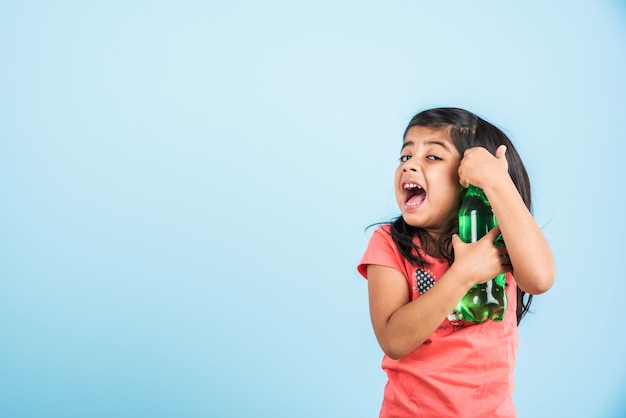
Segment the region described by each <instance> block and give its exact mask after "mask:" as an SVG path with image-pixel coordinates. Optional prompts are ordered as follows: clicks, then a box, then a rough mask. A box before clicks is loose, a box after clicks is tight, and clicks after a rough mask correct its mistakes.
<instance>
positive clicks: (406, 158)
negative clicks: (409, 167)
mask: <svg viewBox="0 0 626 418" xmlns="http://www.w3.org/2000/svg"><path fill="white" fill-rule="evenodd" d="M410 159H411V156H410V155H402V156H400V162H401V163H406V162H407V161H409V160H410Z"/></svg>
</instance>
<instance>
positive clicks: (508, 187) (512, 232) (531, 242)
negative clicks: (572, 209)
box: [459, 145, 556, 295]
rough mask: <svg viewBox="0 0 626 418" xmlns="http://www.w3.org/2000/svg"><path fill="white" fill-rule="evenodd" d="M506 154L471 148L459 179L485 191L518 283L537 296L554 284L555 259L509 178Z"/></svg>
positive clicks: (501, 147) (465, 156)
mask: <svg viewBox="0 0 626 418" xmlns="http://www.w3.org/2000/svg"><path fill="white" fill-rule="evenodd" d="M505 153H506V147H505V146H504V145H501V146H500V147H498V149H497V150H496V155H495V156H493V155H491V154H490V153H489V151H487V150H486V149H485V148H470V149H468V150H467V151H466V152H465V155H464V156H463V159H462V160H461V166H460V167H459V178H460V182H461V184H467V183H469V184H473V185H475V186H477V187H480V188H482V189H483V190H484V191H485V194H486V195H487V199H489V202H490V203H491V206H492V208H493V211H494V214H495V215H496V219H497V220H498V225H499V226H500V230H501V231H502V238H503V239H504V243H505V245H506V249H507V253H508V256H509V258H510V260H511V264H512V265H513V276H514V277H515V281H516V283H517V285H518V286H519V287H520V288H521V289H522V290H523V291H524V292H526V293H529V294H533V295H537V294H540V293H543V292H545V291H547V290H548V289H550V287H552V284H553V283H554V277H555V275H556V266H555V263H554V257H553V255H552V251H551V250H550V246H549V245H548V242H547V241H546V239H545V237H544V235H543V233H542V232H541V229H540V228H539V226H538V225H537V223H536V222H535V220H534V218H533V217H532V215H531V213H530V212H529V210H528V209H527V208H526V205H525V204H524V201H523V200H522V197H521V196H520V194H519V192H518V191H517V188H516V187H515V184H514V183H513V181H512V180H511V177H510V176H509V175H508V171H507V170H508V164H507V161H506V157H505Z"/></svg>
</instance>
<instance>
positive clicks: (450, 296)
mask: <svg viewBox="0 0 626 418" xmlns="http://www.w3.org/2000/svg"><path fill="white" fill-rule="evenodd" d="M498 234H499V230H498V228H494V229H493V230H491V231H489V233H488V234H487V235H485V236H484V237H483V238H482V239H480V240H479V241H478V242H475V243H472V244H465V243H463V242H462V241H461V240H460V239H459V238H458V236H455V237H454V238H453V246H454V251H455V261H454V263H453V264H452V266H451V267H450V269H448V271H447V272H446V273H445V274H444V275H443V276H442V277H441V278H440V279H439V280H437V284H436V285H435V286H433V287H432V288H431V289H430V290H429V291H428V292H426V293H424V294H423V295H421V296H420V297H418V298H416V299H415V300H413V301H410V295H409V288H408V285H407V281H406V278H405V277H404V275H403V274H402V273H401V272H400V271H398V270H395V269H393V268H390V267H383V266H379V265H369V266H368V267H367V279H368V280H367V281H368V292H369V303H370V317H371V320H372V326H373V328H374V333H375V334H376V338H377V339H378V343H379V344H380V346H381V348H382V349H383V351H384V352H385V354H387V355H388V356H389V357H391V358H393V359H399V358H401V357H404V356H406V355H407V354H409V353H411V352H412V351H413V350H415V349H416V348H417V347H419V346H420V345H421V344H422V343H423V342H424V341H426V339H427V338H428V337H429V336H430V335H431V334H432V333H433V332H434V331H435V330H436V329H437V327H439V325H441V323H442V322H443V320H444V319H445V318H446V317H447V316H448V314H449V313H450V312H452V310H453V309H454V307H455V306H456V304H457V303H458V302H459V301H460V300H461V298H462V297H463V296H464V295H465V293H467V291H468V290H469V289H470V288H471V287H472V286H473V285H475V284H476V283H482V282H486V281H488V280H490V279H492V278H493V277H495V276H496V275H498V274H500V273H504V272H506V271H510V270H511V266H510V265H508V264H504V265H503V264H502V257H501V252H502V248H501V247H496V246H494V245H493V241H494V240H495V239H496V237H497V236H498ZM472 277H474V278H479V279H478V280H476V279H472Z"/></svg>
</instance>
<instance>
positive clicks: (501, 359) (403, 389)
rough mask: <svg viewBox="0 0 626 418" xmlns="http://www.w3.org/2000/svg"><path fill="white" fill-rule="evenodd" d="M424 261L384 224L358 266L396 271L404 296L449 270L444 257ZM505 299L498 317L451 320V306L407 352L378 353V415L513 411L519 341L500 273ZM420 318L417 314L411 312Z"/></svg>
mask: <svg viewBox="0 0 626 418" xmlns="http://www.w3.org/2000/svg"><path fill="white" fill-rule="evenodd" d="M425 260H426V261H427V262H428V263H430V265H427V266H425V267H424V268H423V269H422V268H419V267H418V268H416V267H415V266H413V265H411V264H410V263H409V262H408V261H407V260H406V259H405V258H404V257H402V255H400V253H399V251H398V249H397V248H396V245H395V244H394V242H393V241H392V239H391V236H390V235H389V225H385V226H382V227H380V228H378V229H377V230H376V231H374V234H373V235H372V238H371V239H370V242H369V245H368V247H367V250H366V251H365V254H364V255H363V258H362V259H361V262H360V263H359V265H358V271H359V272H360V273H361V274H362V275H363V277H365V278H367V265H368V264H376V265H380V266H385V267H390V268H393V269H396V270H398V271H400V272H401V273H402V274H403V275H404V277H405V278H406V281H407V286H408V288H409V291H410V295H411V300H413V299H416V298H418V297H419V296H420V295H421V294H423V293H424V292H426V291H428V289H430V287H431V286H433V285H436V283H437V280H439V278H441V276H442V275H443V274H444V273H445V272H446V271H447V270H448V268H449V266H448V263H447V262H446V261H445V260H439V259H436V258H433V257H430V256H428V255H426V256H425ZM506 284H507V287H506V289H507V290H506V292H507V297H508V307H507V310H506V313H505V315H504V319H503V320H502V321H501V322H494V321H491V320H488V321H486V322H484V323H482V324H473V323H465V322H463V321H458V320H456V317H455V316H454V314H451V315H449V316H448V318H446V319H444V321H443V322H442V323H441V325H440V326H439V328H438V329H437V330H436V331H435V332H434V333H433V334H432V335H431V336H430V337H429V338H428V339H427V340H426V341H425V342H424V343H423V344H422V345H420V346H419V347H417V348H416V349H415V350H414V351H413V352H412V353H410V354H408V355H407V356H405V357H403V358H401V359H399V360H393V359H391V358H390V357H388V356H386V355H384V357H383V361H382V368H383V370H384V371H385V373H386V374H387V378H388V380H387V385H386V386H385V392H384V398H383V405H382V409H381V411H380V417H393V418H401V417H411V418H416V417H427V418H433V417H435V418H445V417H454V418H463V417H476V418H478V417H480V418H485V417H488V418H495V417H515V416H516V413H515V406H514V405H513V398H512V392H513V387H514V382H513V369H514V366H515V357H516V351H517V346H518V334H517V318H516V314H515V311H516V301H517V298H516V287H515V282H514V280H513V276H512V275H511V274H507V276H506ZM415 320H416V321H419V318H415Z"/></svg>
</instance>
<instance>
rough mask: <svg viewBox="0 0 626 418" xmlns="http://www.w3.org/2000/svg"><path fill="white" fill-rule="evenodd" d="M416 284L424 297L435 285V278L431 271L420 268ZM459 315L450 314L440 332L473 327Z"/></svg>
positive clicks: (416, 272)
mask: <svg viewBox="0 0 626 418" xmlns="http://www.w3.org/2000/svg"><path fill="white" fill-rule="evenodd" d="M415 282H416V284H417V289H418V290H419V292H420V295H423V294H424V293H426V292H428V291H429V290H430V288H431V287H433V286H434V285H435V278H434V277H433V276H432V274H431V272H430V271H426V270H423V269H420V268H418V269H416V270H415ZM459 314H460V312H455V311H452V312H450V313H449V314H448V317H447V318H446V319H447V321H444V323H442V324H441V325H440V326H439V328H438V329H439V331H448V332H454V331H456V330H458V329H461V328H465V327H466V326H469V325H473V324H470V323H466V322H465V321H463V320H462V319H460V315H459Z"/></svg>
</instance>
